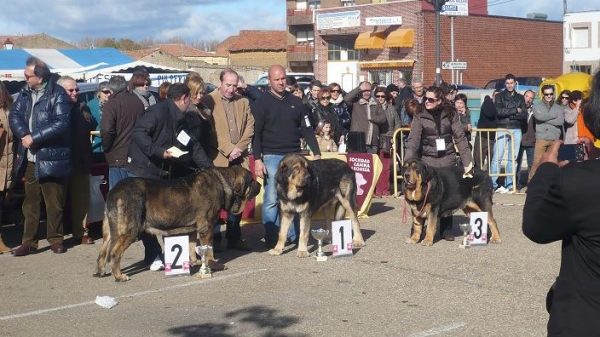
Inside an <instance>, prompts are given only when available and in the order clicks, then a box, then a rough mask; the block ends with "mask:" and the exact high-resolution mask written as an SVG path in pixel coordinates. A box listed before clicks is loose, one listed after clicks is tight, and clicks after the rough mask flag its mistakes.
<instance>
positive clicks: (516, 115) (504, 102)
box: [491, 74, 527, 194]
mask: <svg viewBox="0 0 600 337" xmlns="http://www.w3.org/2000/svg"><path fill="white" fill-rule="evenodd" d="M504 85H505V86H506V89H504V90H503V91H502V92H500V93H499V94H498V95H497V96H496V100H495V101H494V105H495V107H496V111H497V114H498V128H499V129H508V130H509V132H506V131H499V132H497V133H496V143H495V144H494V153H493V156H492V165H491V175H492V183H493V185H494V189H495V190H496V192H497V193H502V194H505V193H511V190H512V189H513V178H512V175H508V176H506V177H505V178H506V179H505V182H504V185H505V186H500V185H499V184H498V176H495V175H496V174H499V173H500V163H501V162H502V159H503V158H504V151H505V150H506V149H507V148H508V159H507V164H506V171H505V172H506V173H508V174H510V173H512V172H513V170H514V165H513V164H514V162H515V155H516V154H517V153H518V151H519V147H520V145H521V136H522V128H523V125H524V123H525V122H526V121H527V105H526V104H525V98H524V97H523V95H521V94H519V93H518V92H516V91H515V85H516V78H515V75H513V74H507V75H506V76H505V77H504ZM511 136H512V137H511ZM513 148H514V152H513Z"/></svg>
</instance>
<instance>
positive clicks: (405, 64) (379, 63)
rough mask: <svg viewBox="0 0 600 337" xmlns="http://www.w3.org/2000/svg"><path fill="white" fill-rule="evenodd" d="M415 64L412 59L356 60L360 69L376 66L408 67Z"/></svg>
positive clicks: (375, 67)
mask: <svg viewBox="0 0 600 337" xmlns="http://www.w3.org/2000/svg"><path fill="white" fill-rule="evenodd" d="M414 64H415V61H414V60H397V61H365V62H358V65H359V66H360V68H361V69H377V68H410V67H412V66H413V65H414Z"/></svg>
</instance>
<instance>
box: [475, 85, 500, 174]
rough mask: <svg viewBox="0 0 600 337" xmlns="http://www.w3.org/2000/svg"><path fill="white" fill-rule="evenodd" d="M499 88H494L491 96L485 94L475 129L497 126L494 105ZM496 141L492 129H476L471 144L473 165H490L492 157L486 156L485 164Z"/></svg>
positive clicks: (484, 166) (480, 166)
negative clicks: (473, 140) (473, 141)
mask: <svg viewBox="0 0 600 337" xmlns="http://www.w3.org/2000/svg"><path fill="white" fill-rule="evenodd" d="M499 93H500V90H494V92H493V93H492V96H491V97H490V96H485V98H484V99H483V103H482V104H481V110H480V112H481V113H480V114H479V120H478V121H477V129H495V128H497V127H498V113H497V112H496V107H495V106H494V101H495V100H496V95H498V94H499ZM495 142H496V132H494V131H478V132H477V135H476V136H475V143H474V145H473V166H475V167H479V168H481V169H485V168H488V167H490V164H491V163H490V162H491V160H492V158H488V165H487V166H486V165H485V160H486V158H487V156H488V151H490V149H493V148H494V143H495Z"/></svg>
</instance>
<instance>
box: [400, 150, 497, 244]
mask: <svg viewBox="0 0 600 337" xmlns="http://www.w3.org/2000/svg"><path fill="white" fill-rule="evenodd" d="M403 169H404V186H405V191H404V199H405V200H406V202H407V203H408V204H409V205H410V209H411V211H412V216H413V227H412V229H413V233H412V236H411V237H410V238H408V239H407V240H406V242H407V243H417V242H419V240H420V239H421V233H422V230H423V224H424V222H425V220H427V230H426V233H425V239H424V240H423V241H422V242H421V244H422V245H424V246H431V245H432V244H433V237H434V236H435V233H436V231H437V226H438V220H439V218H440V217H444V216H451V215H452V214H454V212H456V211H457V210H459V209H462V210H463V211H464V212H465V214H466V215H467V216H469V215H470V214H471V212H487V213H488V223H489V226H490V229H491V232H492V237H491V238H490V241H491V242H492V243H500V242H501V240H500V232H499V231H498V226H497V224H496V220H495V219H494V215H493V213H492V195H493V189H492V180H491V179H490V176H489V175H488V174H487V173H485V172H484V171H482V170H477V169H476V170H475V172H474V173H473V178H463V170H462V168H461V167H451V168H432V167H430V166H428V165H427V164H425V163H424V162H422V161H420V160H407V161H406V162H405V163H404V166H403Z"/></svg>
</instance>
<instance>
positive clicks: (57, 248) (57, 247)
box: [50, 243, 67, 254]
mask: <svg viewBox="0 0 600 337" xmlns="http://www.w3.org/2000/svg"><path fill="white" fill-rule="evenodd" d="M50 250H52V251H53V252H54V254H62V253H66V252H67V248H65V246H63V244H62V243H53V244H52V245H51V246H50Z"/></svg>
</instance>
